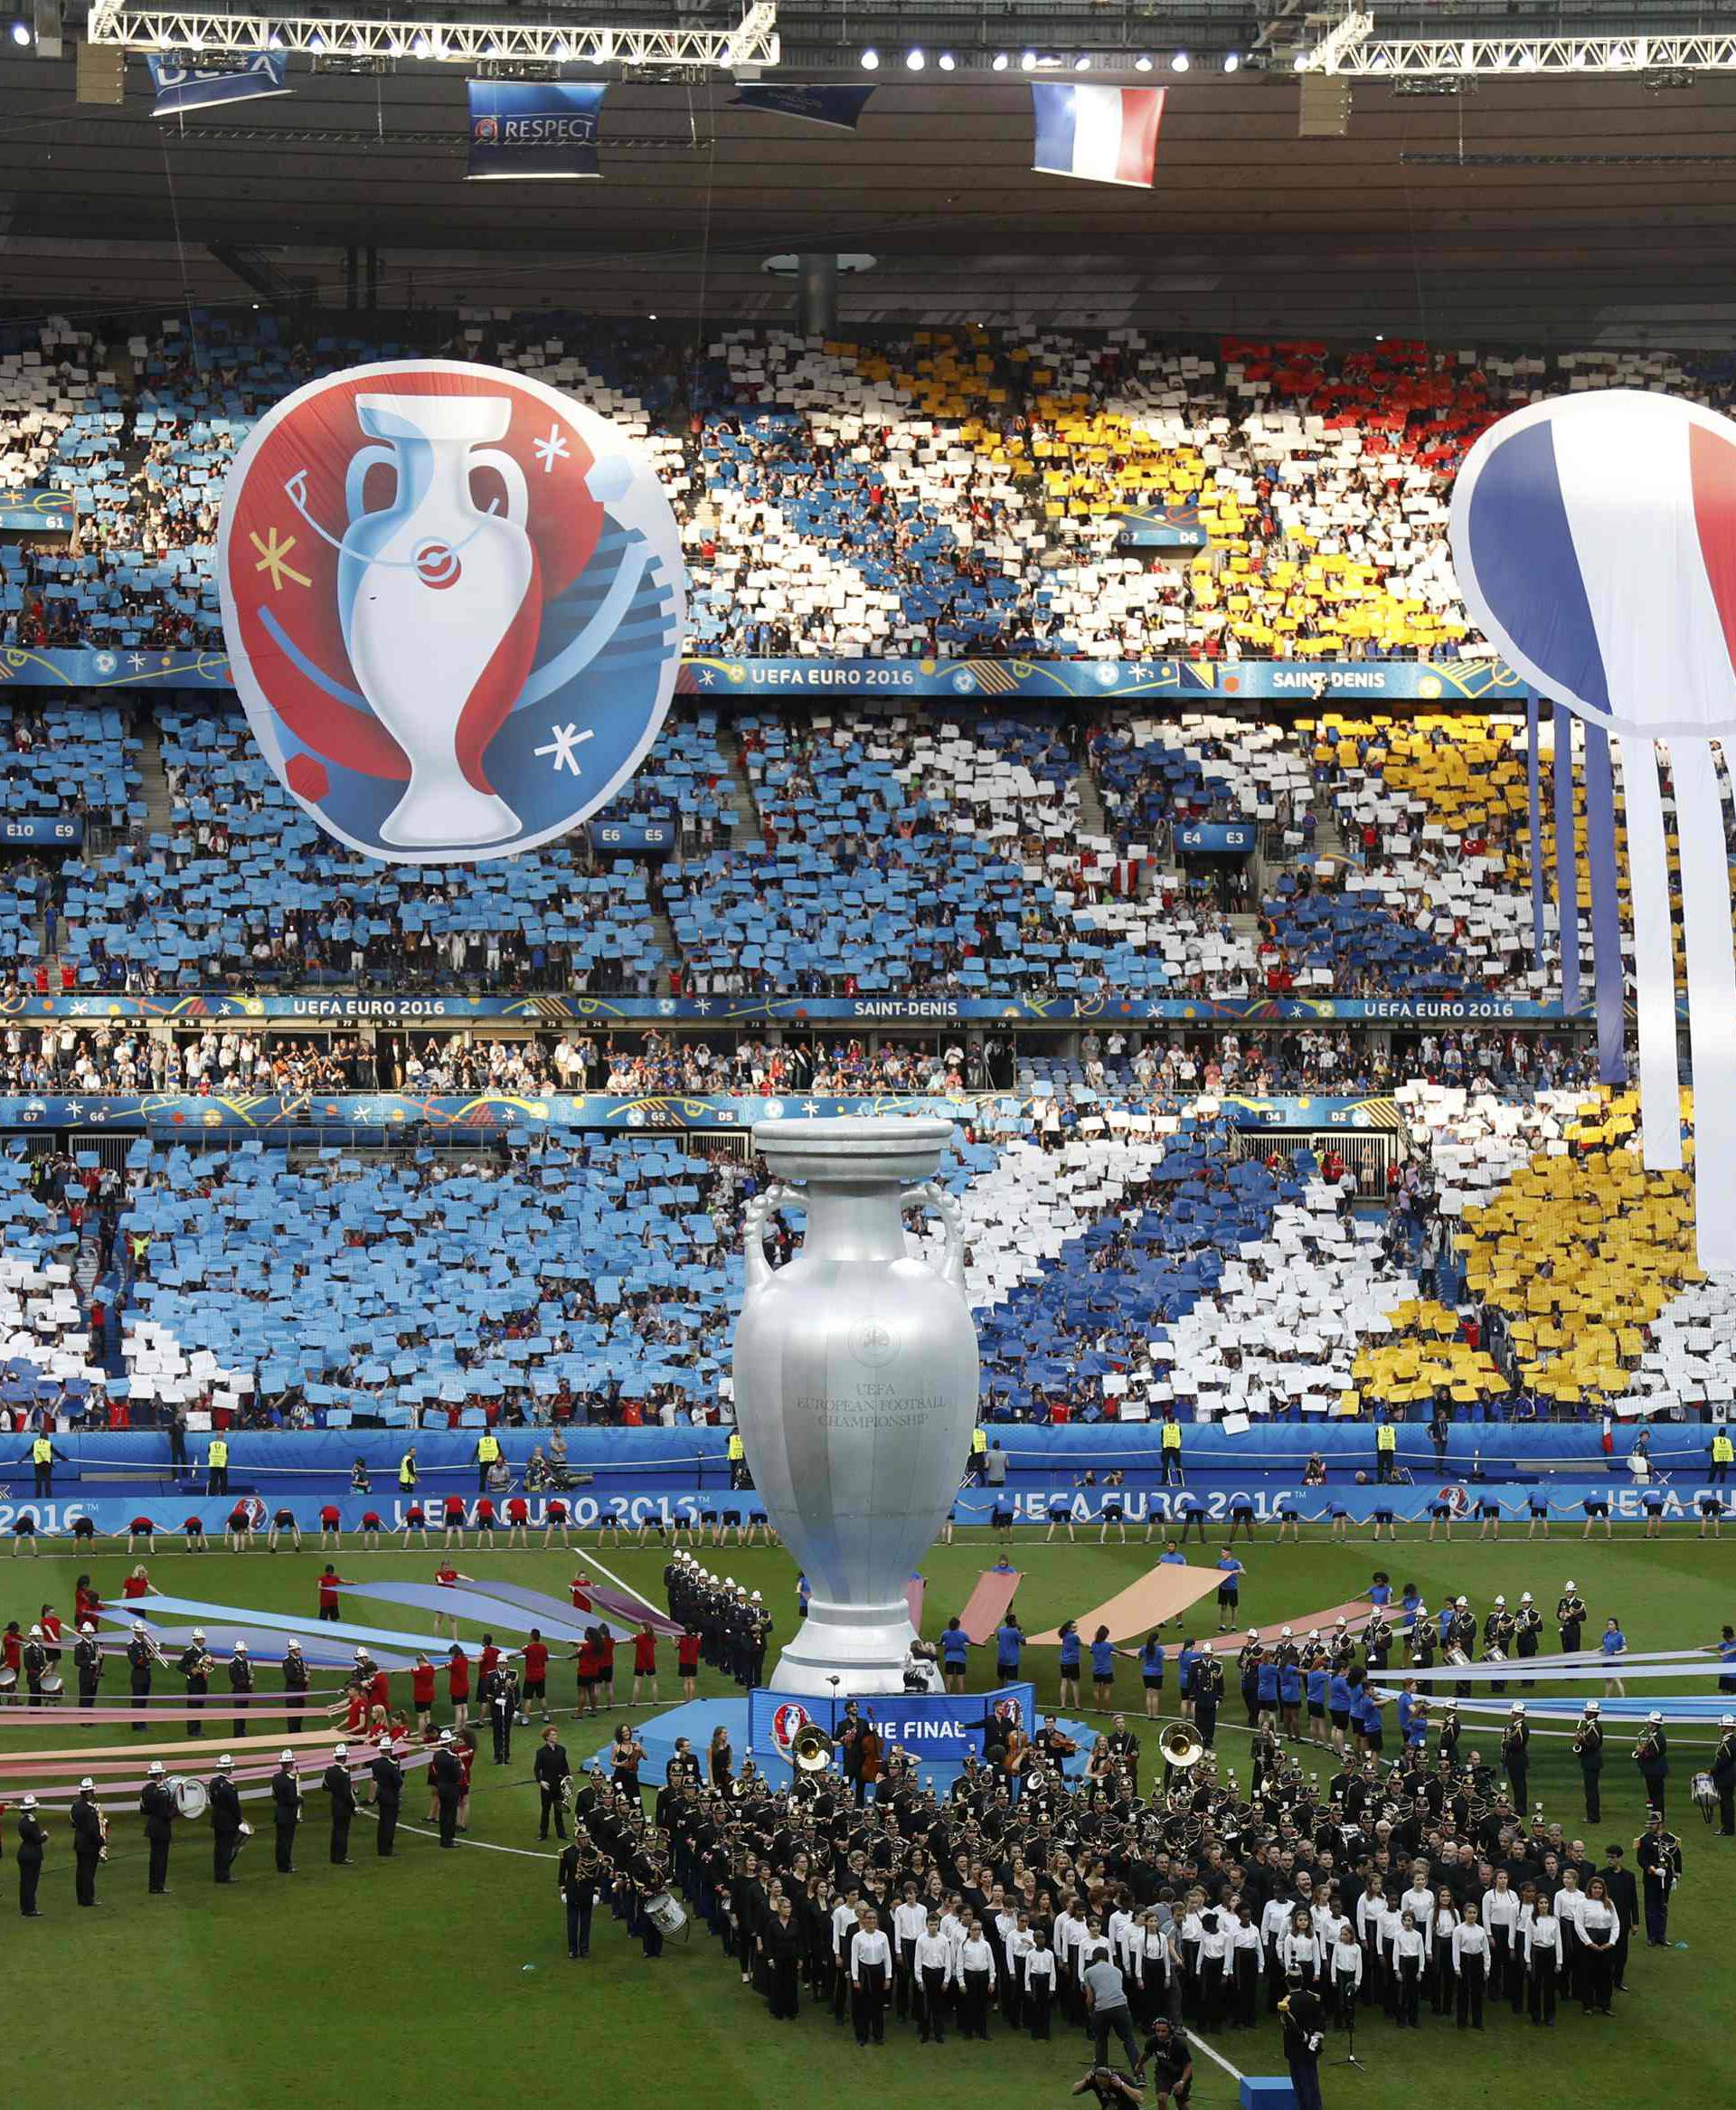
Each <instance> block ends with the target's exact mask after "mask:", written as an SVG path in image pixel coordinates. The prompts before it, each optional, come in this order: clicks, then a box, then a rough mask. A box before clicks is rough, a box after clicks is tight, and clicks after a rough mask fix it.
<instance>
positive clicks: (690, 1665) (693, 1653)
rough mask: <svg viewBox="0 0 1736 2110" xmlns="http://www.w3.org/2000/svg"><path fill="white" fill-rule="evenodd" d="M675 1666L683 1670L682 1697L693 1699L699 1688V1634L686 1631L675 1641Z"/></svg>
mask: <svg viewBox="0 0 1736 2110" xmlns="http://www.w3.org/2000/svg"><path fill="white" fill-rule="evenodd" d="M675 1668H676V1669H677V1670H679V1671H680V1672H681V1697H682V1698H683V1699H692V1698H693V1697H694V1696H695V1695H696V1694H697V1692H698V1690H699V1636H698V1635H697V1634H696V1633H684V1634H683V1635H682V1636H681V1638H680V1639H679V1640H678V1641H677V1642H676V1643H675Z"/></svg>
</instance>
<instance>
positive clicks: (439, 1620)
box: [434, 1560, 470, 1641]
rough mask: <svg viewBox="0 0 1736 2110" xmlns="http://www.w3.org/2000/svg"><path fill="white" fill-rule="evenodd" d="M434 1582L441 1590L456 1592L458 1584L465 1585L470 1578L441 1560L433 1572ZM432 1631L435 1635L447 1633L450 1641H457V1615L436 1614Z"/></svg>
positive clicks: (446, 1561)
mask: <svg viewBox="0 0 1736 2110" xmlns="http://www.w3.org/2000/svg"><path fill="white" fill-rule="evenodd" d="M434 1580H435V1581H436V1582H437V1583H438V1584H439V1586H440V1588H441V1589H442V1590H456V1589H457V1588H458V1585H459V1584H460V1583H467V1582H468V1581H469V1580H470V1577H469V1576H468V1575H461V1574H460V1573H459V1571H458V1569H457V1568H455V1567H454V1566H452V1563H451V1562H450V1561H449V1560H443V1561H442V1562H441V1563H440V1565H439V1567H437V1568H436V1569H435V1571H434ZM434 1631H435V1632H436V1633H441V1632H448V1631H449V1632H450V1633H451V1636H452V1639H453V1640H454V1641H457V1640H458V1613H456V1612H437V1613H435V1614H434Z"/></svg>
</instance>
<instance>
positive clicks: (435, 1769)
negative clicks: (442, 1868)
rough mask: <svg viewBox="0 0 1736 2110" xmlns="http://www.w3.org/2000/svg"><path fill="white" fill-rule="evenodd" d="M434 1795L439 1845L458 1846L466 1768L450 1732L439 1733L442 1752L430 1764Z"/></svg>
mask: <svg viewBox="0 0 1736 2110" xmlns="http://www.w3.org/2000/svg"><path fill="white" fill-rule="evenodd" d="M429 1773H430V1774H432V1775H433V1779H434V1793H435V1796H436V1798H437V1799H438V1801H439V1805H440V1844H441V1845H442V1846H444V1847H456V1846H457V1844H458V1804H459V1803H460V1802H463V1800H464V1766H463V1765H462V1764H461V1762H460V1761H459V1758H458V1753H457V1752H456V1751H455V1750H454V1749H453V1748H452V1732H451V1730H450V1729H442V1730H441V1731H440V1744H439V1750H438V1751H436V1752H435V1754H434V1756H433V1758H432V1759H431V1760H430V1761H429Z"/></svg>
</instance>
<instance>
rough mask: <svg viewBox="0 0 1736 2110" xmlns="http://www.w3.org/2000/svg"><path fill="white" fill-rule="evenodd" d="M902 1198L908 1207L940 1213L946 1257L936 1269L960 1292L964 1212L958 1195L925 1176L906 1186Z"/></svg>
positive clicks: (938, 1214) (962, 1283) (963, 1274)
mask: <svg viewBox="0 0 1736 2110" xmlns="http://www.w3.org/2000/svg"><path fill="white" fill-rule="evenodd" d="M903 1201H904V1206H905V1207H906V1208H907V1209H910V1208H924V1207H926V1208H930V1209H932V1210H933V1211H934V1213H935V1215H936V1216H939V1219H940V1223H941V1226H942V1228H943V1229H944V1230H945V1232H946V1234H947V1257H946V1258H945V1259H944V1260H943V1261H942V1262H941V1263H940V1265H939V1267H938V1268H937V1269H936V1270H935V1273H937V1274H938V1275H939V1277H940V1279H941V1280H942V1281H943V1282H950V1283H951V1284H952V1286H953V1288H954V1289H955V1290H958V1292H960V1293H961V1294H962V1292H963V1291H964V1287H965V1212H964V1208H963V1206H962V1205H961V1204H960V1202H959V1199H958V1196H957V1195H956V1194H948V1192H947V1190H946V1188H945V1187H940V1186H938V1185H937V1184H936V1183H935V1182H934V1181H933V1180H931V1179H925V1180H923V1181H922V1182H921V1183H920V1185H919V1186H916V1187H906V1188H905V1189H904V1195H903Z"/></svg>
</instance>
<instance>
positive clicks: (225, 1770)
mask: <svg viewBox="0 0 1736 2110" xmlns="http://www.w3.org/2000/svg"><path fill="white" fill-rule="evenodd" d="M234 1763H235V1761H234V1760H233V1759H232V1758H230V1757H228V1756H227V1755H225V1756H224V1757H222V1758H220V1759H219V1760H218V1761H217V1771H216V1772H215V1773H214V1774H212V1780H211V1785H210V1787H209V1788H208V1789H207V1791H206V1793H207V1794H208V1796H209V1798H210V1800H209V1803H208V1807H209V1809H210V1812H211V1872H212V1880H213V1881H215V1882H219V1883H229V1882H232V1881H233V1880H234V1878H232V1877H231V1874H230V1870H231V1868H233V1866H234V1864H235V1856H236V1855H237V1854H238V1853H240V1852H241V1796H240V1794H239V1793H237V1792H236V1788H235V1784H234V1782H233V1781H232V1780H231V1779H230V1777H229V1774H230V1769H231V1766H232V1765H234Z"/></svg>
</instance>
